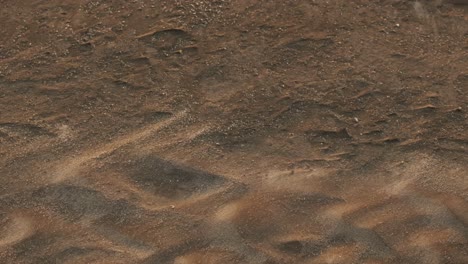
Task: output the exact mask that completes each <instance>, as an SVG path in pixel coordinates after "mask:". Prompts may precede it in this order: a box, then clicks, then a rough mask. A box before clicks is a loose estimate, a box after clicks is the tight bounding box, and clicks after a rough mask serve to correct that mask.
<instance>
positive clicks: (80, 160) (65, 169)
mask: <svg viewBox="0 0 468 264" xmlns="http://www.w3.org/2000/svg"><path fill="white" fill-rule="evenodd" d="M186 115H187V113H186V112H185V111H182V112H179V113H177V114H175V115H174V116H173V117H171V118H169V119H167V120H164V121H162V122H159V123H156V124H152V125H150V126H147V127H144V128H142V129H140V130H137V131H135V132H133V133H131V134H129V135H125V136H122V137H120V138H117V139H116V140H113V141H111V142H109V143H107V144H104V145H103V146H101V147H98V148H95V149H91V150H88V151H85V152H84V153H82V154H80V155H78V156H75V157H73V158H70V159H68V160H65V161H63V162H61V164H60V165H58V166H57V168H56V169H55V171H54V173H53V174H52V179H51V182H52V183H59V182H62V181H64V180H66V179H69V178H72V177H74V176H75V175H76V174H77V173H78V172H79V171H80V169H81V168H82V166H83V164H85V163H87V162H89V161H91V160H93V159H97V158H99V157H101V156H103V155H105V154H108V153H111V152H112V151H114V150H116V149H119V148H121V147H123V146H125V145H128V144H130V143H133V142H135V141H140V140H143V139H145V138H147V137H149V136H151V135H152V134H154V133H155V132H157V131H159V130H161V129H163V128H165V127H167V126H168V125H170V124H172V123H174V122H176V121H178V120H180V119H182V118H184V117H185V116H186Z"/></svg>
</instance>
